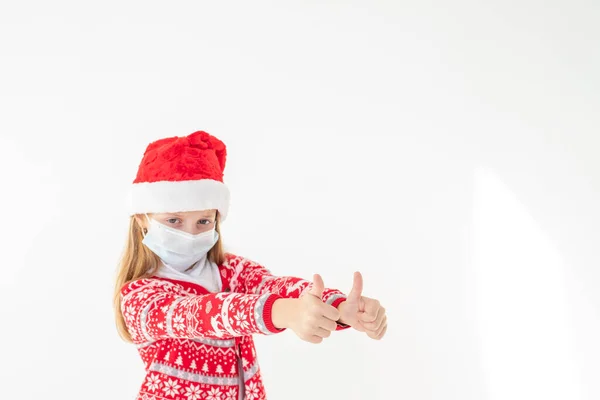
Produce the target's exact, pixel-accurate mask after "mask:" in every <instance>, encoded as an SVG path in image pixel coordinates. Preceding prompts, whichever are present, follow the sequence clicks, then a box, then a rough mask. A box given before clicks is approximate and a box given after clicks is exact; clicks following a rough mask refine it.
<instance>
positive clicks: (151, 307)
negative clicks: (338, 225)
mask: <svg viewBox="0 0 600 400" xmlns="http://www.w3.org/2000/svg"><path fill="white" fill-rule="evenodd" d="M218 267H219V272H220V275H221V280H222V288H223V292H221V293H210V292H208V291H207V290H206V289H205V288H203V287H202V286H199V285H196V284H193V283H190V282H184V281H176V280H172V279H168V278H159V277H151V278H144V279H138V280H135V281H132V282H129V283H127V284H126V285H124V286H123V288H122V289H121V311H122V313H123V317H124V319H125V323H126V325H127V329H128V331H129V333H130V334H131V338H132V340H133V343H134V344H135V345H136V347H137V349H138V352H139V354H140V356H141V358H142V360H143V362H144V365H145V369H146V376H145V379H144V382H143V384H142V386H141V388H140V391H139V393H138V396H137V400H178V399H181V400H238V398H239V382H240V376H239V371H238V368H237V366H238V360H241V363H242V370H243V381H244V391H245V398H246V399H248V400H263V399H266V393H265V389H264V386H263V383H262V379H261V374H260V368H259V365H258V360H257V358H256V349H255V347H254V341H253V339H252V335H253V334H263V335H271V334H275V333H279V332H282V331H283V329H278V328H276V327H275V326H274V325H273V321H272V318H271V311H272V308H273V303H274V302H275V300H277V299H278V298H284V297H285V298H298V297H300V295H301V294H302V293H304V291H306V290H308V289H309V288H310V287H311V285H312V283H311V282H310V281H307V280H303V279H301V278H295V277H277V276H274V275H272V274H271V272H270V271H269V270H268V269H266V268H265V267H264V266H262V265H260V264H258V263H256V262H254V261H252V260H250V259H247V258H244V257H240V256H236V255H233V254H227V256H226V261H225V262H224V263H223V264H222V265H219V266H218ZM345 298H346V296H345V295H344V294H343V293H342V292H340V291H339V290H335V289H326V290H325V291H324V293H323V301H324V302H326V303H327V304H330V305H332V306H334V307H337V306H338V305H339V304H340V303H341V302H342V301H343V300H345ZM345 328H347V327H346V326H341V325H340V326H338V330H341V329H345Z"/></svg>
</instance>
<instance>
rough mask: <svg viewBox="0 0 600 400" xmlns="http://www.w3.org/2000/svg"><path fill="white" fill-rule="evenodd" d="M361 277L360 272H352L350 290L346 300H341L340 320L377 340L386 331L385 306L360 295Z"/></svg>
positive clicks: (361, 287)
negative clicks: (352, 277)
mask: <svg viewBox="0 0 600 400" xmlns="http://www.w3.org/2000/svg"><path fill="white" fill-rule="evenodd" d="M362 289H363V279H362V275H361V274H360V272H355V273H354V283H353V285H352V290H351V291H350V294H348V297H347V299H346V301H344V302H342V303H341V304H340V305H339V307H338V309H339V310H340V321H339V322H341V323H342V324H346V325H350V326H352V327H353V328H354V329H356V330H357V331H360V332H365V333H366V334H367V336H369V337H370V338H371V339H375V340H379V339H381V338H382V337H383V336H384V335H385V332H386V331H387V316H386V315H385V308H384V307H383V306H382V305H381V304H380V303H379V301H378V300H375V299H371V298H368V297H364V296H362Z"/></svg>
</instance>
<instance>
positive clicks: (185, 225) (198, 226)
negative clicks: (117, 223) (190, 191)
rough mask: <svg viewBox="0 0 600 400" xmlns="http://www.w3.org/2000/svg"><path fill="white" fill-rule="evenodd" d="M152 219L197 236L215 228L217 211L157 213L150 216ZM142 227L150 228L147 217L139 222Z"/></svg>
mask: <svg viewBox="0 0 600 400" xmlns="http://www.w3.org/2000/svg"><path fill="white" fill-rule="evenodd" d="M148 216H149V217H150V218H152V219H155V220H157V221H158V222H160V223H161V224H163V225H166V226H169V227H171V228H175V229H179V230H181V231H184V232H187V233H191V234H192V235H197V234H198V233H202V232H206V231H209V230H211V229H213V227H214V226H215V219H216V217H217V210H216V209H212V210H202V211H186V212H178V213H164V214H163V213H155V214H148ZM139 222H140V223H141V224H142V227H144V228H148V221H147V220H146V217H144V218H142V219H141V220H140V221H139Z"/></svg>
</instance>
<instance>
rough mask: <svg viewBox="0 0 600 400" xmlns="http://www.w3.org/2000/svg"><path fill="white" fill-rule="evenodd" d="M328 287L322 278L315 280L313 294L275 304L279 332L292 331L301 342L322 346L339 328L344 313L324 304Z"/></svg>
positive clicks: (309, 293)
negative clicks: (283, 330) (325, 291)
mask: <svg viewBox="0 0 600 400" xmlns="http://www.w3.org/2000/svg"><path fill="white" fill-rule="evenodd" d="M324 290H325V284H324V283H323V278H321V276H320V275H319V274H315V276H314V277H313V284H312V287H311V288H310V290H308V291H306V292H305V293H304V294H303V295H302V296H300V298H299V299H278V300H276V301H275V303H274V304H273V311H272V313H273V315H272V318H273V323H274V325H275V326H276V327H278V328H290V329H291V330H293V331H294V333H295V334H296V335H298V337H300V339H302V340H305V341H307V342H310V343H321V342H322V341H323V338H327V337H329V335H331V332H332V331H335V330H336V328H337V323H336V321H337V320H338V319H339V318H340V312H339V311H338V310H337V309H336V308H335V307H333V306H331V305H329V304H326V303H324V302H323V300H321V297H322V296H323V291H324Z"/></svg>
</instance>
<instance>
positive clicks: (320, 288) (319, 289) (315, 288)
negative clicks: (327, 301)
mask: <svg viewBox="0 0 600 400" xmlns="http://www.w3.org/2000/svg"><path fill="white" fill-rule="evenodd" d="M324 291H325V283H323V278H321V275H319V274H315V275H314V276H313V285H312V287H311V288H310V291H309V293H310V294H312V295H313V296H317V297H318V298H319V299H320V298H321V297H322V296H323V292H324Z"/></svg>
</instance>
